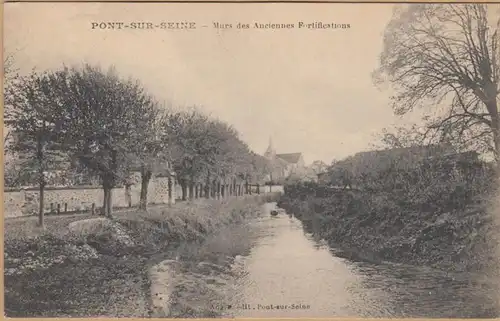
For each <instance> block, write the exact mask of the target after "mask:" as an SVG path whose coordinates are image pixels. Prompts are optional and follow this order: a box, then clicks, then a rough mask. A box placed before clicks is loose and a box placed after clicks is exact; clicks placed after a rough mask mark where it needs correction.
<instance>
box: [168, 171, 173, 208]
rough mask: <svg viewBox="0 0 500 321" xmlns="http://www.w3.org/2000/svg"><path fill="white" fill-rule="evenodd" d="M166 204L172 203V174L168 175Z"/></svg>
mask: <svg viewBox="0 0 500 321" xmlns="http://www.w3.org/2000/svg"><path fill="white" fill-rule="evenodd" d="M167 184H168V204H172V203H173V202H172V197H173V195H174V194H173V193H172V189H173V187H174V184H173V182H172V176H170V175H168V183H167Z"/></svg>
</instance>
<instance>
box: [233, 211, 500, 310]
mask: <svg viewBox="0 0 500 321" xmlns="http://www.w3.org/2000/svg"><path fill="white" fill-rule="evenodd" d="M271 206H274V204H266V208H265V211H267V213H269V212H268V210H269V209H270V207H271ZM249 228H251V229H253V230H254V231H255V233H253V234H254V235H256V237H255V239H254V243H253V247H252V250H251V252H250V254H249V255H248V256H246V257H238V260H237V264H236V265H235V267H234V269H239V270H241V272H240V275H241V276H240V277H239V278H238V280H237V283H236V285H235V286H234V287H231V289H227V291H231V295H230V297H232V302H230V303H229V306H230V308H229V309H228V310H226V313H227V315H225V316H228V317H335V316H338V317H441V318H444V317H463V318H468V317H476V318H478V317H497V316H498V310H497V304H498V293H495V291H494V290H493V286H492V285H491V284H492V283H493V282H491V280H484V279H482V280H481V278H480V277H478V276H471V275H468V274H457V273H455V274H449V273H447V272H445V271H439V270H435V269H430V268H422V267H414V266H403V265H396V264H385V265H381V264H377V265H376V264H368V263H359V262H352V261H348V260H346V259H342V258H339V257H336V256H335V255H334V254H333V251H331V250H330V249H329V248H328V246H327V245H326V244H325V243H323V242H321V241H319V240H315V238H314V237H313V236H312V235H309V234H307V233H305V232H304V230H303V228H302V224H301V222H300V221H298V220H297V219H295V218H293V217H290V216H288V215H287V214H280V215H278V216H277V217H271V216H270V215H264V216H263V217H261V218H259V219H256V220H255V221H253V222H251V223H250V225H249Z"/></svg>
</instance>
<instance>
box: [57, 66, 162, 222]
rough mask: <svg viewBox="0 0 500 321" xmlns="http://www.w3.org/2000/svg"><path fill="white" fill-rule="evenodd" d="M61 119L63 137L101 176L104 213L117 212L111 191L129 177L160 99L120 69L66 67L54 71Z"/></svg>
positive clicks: (86, 165)
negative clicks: (132, 158)
mask: <svg viewBox="0 0 500 321" xmlns="http://www.w3.org/2000/svg"><path fill="white" fill-rule="evenodd" d="M50 86H51V90H52V92H53V95H54V104H55V105H56V108H57V115H58V117H59V119H58V123H57V131H58V133H59V139H60V141H61V143H62V144H63V145H64V146H65V148H66V149H67V151H68V152H69V153H70V155H71V156H72V157H73V158H76V159H78V160H79V162H80V163H81V164H83V165H84V166H85V167H86V168H87V169H89V171H90V172H92V173H95V174H96V175H97V176H99V177H100V179H101V183H102V186H103V191H104V204H103V205H104V206H103V209H104V212H105V215H107V216H111V207H112V202H111V191H112V188H113V187H115V186H116V185H117V184H118V183H120V182H121V181H123V179H124V178H125V176H127V169H128V165H129V159H130V153H131V151H132V152H133V151H135V150H136V146H137V143H138V142H140V141H141V139H142V138H143V134H145V133H148V132H149V127H148V126H149V125H150V124H151V121H152V119H153V118H154V117H155V102H154V100H153V99H152V98H151V96H149V95H148V94H147V93H146V91H145V90H144V89H143V87H142V86H141V84H140V83H139V82H137V81H134V80H131V79H129V80H123V79H122V78H120V77H119V75H118V74H117V73H116V71H115V70H114V69H109V70H108V71H106V72H104V71H102V70H101V69H100V68H99V67H95V66H91V65H84V66H83V67H82V68H64V69H63V70H61V71H58V72H56V73H53V74H51V75H50Z"/></svg>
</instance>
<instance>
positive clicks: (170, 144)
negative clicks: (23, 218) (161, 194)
mask: <svg viewBox="0 0 500 321" xmlns="http://www.w3.org/2000/svg"><path fill="white" fill-rule="evenodd" d="M6 74H7V75H8V77H6V78H7V79H6V80H7V81H6V85H5V113H4V115H5V116H4V117H5V119H4V123H5V125H6V126H7V127H8V128H9V130H10V134H11V138H12V139H11V141H10V142H9V144H8V151H10V152H14V153H16V155H17V157H18V159H20V160H22V162H23V163H22V166H21V168H23V169H28V170H29V173H31V174H35V175H36V181H37V185H38V186H39V192H40V208H39V216H40V224H41V225H43V212H44V208H43V207H44V204H43V194H44V188H45V186H46V185H47V173H48V172H50V171H51V170H54V169H61V168H64V167H65V166H66V167H68V166H69V165H71V164H73V165H74V164H77V165H78V167H79V168H83V169H84V170H85V173H87V174H88V175H91V176H95V177H97V178H98V179H99V181H100V183H101V185H102V189H103V192H104V202H103V213H104V214H105V215H106V216H111V215H112V207H111V204H112V202H111V198H112V194H111V192H112V189H113V188H114V187H116V186H117V185H120V184H122V183H123V181H125V180H126V179H127V178H128V177H129V175H130V174H131V171H133V170H139V171H140V174H141V202H140V204H141V205H140V206H141V207H142V208H145V207H146V204H147V190H148V184H149V181H150V179H151V178H152V177H153V175H154V174H155V172H158V171H165V170H166V172H168V174H169V175H170V174H172V171H173V172H175V174H176V176H177V180H178V182H179V184H180V185H181V186H182V191H183V198H185V197H186V194H187V193H186V191H187V189H188V188H189V189H191V190H192V189H193V187H194V186H195V185H196V184H198V183H200V182H203V183H205V184H204V185H205V188H210V186H213V185H214V184H215V183H216V182H217V181H218V182H220V181H223V182H227V181H228V180H231V182H232V181H234V180H235V179H239V180H246V181H251V180H256V179H259V178H260V177H261V176H263V175H265V170H266V166H267V164H266V161H265V159H263V158H262V157H261V156H259V155H257V154H255V153H253V152H252V151H251V150H250V149H249V148H248V146H247V145H246V144H245V143H244V142H243V141H242V140H241V139H240V138H239V136H238V132H237V131H236V130H235V129H234V128H232V127H231V126H229V125H228V124H226V123H224V122H223V121H221V120H218V119H214V118H211V117H209V116H207V115H205V114H203V113H202V112H200V111H199V110H197V109H195V108H191V109H183V110H174V109H173V108H167V107H166V106H164V105H163V104H161V103H159V102H158V101H157V100H156V99H155V97H153V96H152V95H151V94H149V93H148V92H147V91H146V90H145V88H144V87H143V86H142V85H141V84H140V82H138V81H136V80H134V79H124V78H122V77H120V76H119V74H118V73H117V71H116V70H115V69H114V68H111V69H109V70H107V71H103V70H101V69H100V68H99V67H96V66H91V65H84V66H82V67H79V68H77V67H74V68H67V67H64V68H62V69H60V70H57V71H46V72H32V73H31V74H30V75H28V76H19V75H17V74H15V73H14V74H12V72H9V70H6ZM191 195H193V193H191ZM205 195H206V196H207V197H208V195H209V193H205Z"/></svg>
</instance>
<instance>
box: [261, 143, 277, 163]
mask: <svg viewBox="0 0 500 321" xmlns="http://www.w3.org/2000/svg"><path fill="white" fill-rule="evenodd" d="M264 157H266V158H267V159H271V160H273V159H275V158H276V151H275V150H274V147H273V139H272V138H271V137H269V146H267V149H266V152H265V153H264Z"/></svg>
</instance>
